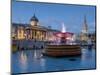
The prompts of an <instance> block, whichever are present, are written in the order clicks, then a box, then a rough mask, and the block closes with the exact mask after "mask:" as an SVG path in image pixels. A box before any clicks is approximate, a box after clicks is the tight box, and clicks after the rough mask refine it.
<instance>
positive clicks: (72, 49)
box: [43, 23, 81, 57]
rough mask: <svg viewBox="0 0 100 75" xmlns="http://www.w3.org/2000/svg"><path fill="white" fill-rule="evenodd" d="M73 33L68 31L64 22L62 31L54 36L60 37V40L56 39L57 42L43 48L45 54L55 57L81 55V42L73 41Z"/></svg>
mask: <svg viewBox="0 0 100 75" xmlns="http://www.w3.org/2000/svg"><path fill="white" fill-rule="evenodd" d="M73 35H74V34H73V33H71V32H66V28H65V25H64V23H63V24H62V31H61V32H59V33H55V34H54V36H56V37H57V38H59V40H56V41H57V42H56V43H51V44H48V45H47V46H46V48H45V49H44V50H43V55H48V56H53V57H61V56H77V55H81V47H80V45H79V44H77V43H73ZM58 41H60V42H58Z"/></svg>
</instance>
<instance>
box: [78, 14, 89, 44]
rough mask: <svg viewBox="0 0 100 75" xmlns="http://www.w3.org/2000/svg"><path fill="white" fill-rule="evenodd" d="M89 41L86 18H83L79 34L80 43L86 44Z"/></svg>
mask: <svg viewBox="0 0 100 75" xmlns="http://www.w3.org/2000/svg"><path fill="white" fill-rule="evenodd" d="M88 39H89V37H88V25H87V20H86V16H85V17H84V24H83V28H82V31H81V34H80V40H81V41H82V42H87V41H88Z"/></svg>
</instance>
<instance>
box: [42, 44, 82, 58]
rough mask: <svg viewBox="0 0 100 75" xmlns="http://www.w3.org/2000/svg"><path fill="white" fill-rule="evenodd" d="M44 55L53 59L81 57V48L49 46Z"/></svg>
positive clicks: (77, 46) (74, 46) (75, 46)
mask: <svg viewBox="0 0 100 75" xmlns="http://www.w3.org/2000/svg"><path fill="white" fill-rule="evenodd" d="M43 55H48V56H53V57H62V56H78V55H81V47H80V46H79V45H47V46H46V48H45V50H44V51H43Z"/></svg>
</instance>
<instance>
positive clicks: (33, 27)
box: [11, 14, 60, 41]
mask: <svg viewBox="0 0 100 75" xmlns="http://www.w3.org/2000/svg"><path fill="white" fill-rule="evenodd" d="M55 32H60V31H58V30H55V29H51V27H44V26H41V25H39V20H38V18H37V17H36V16H35V14H34V16H33V17H32V18H31V19H30V24H19V23H12V31H11V33H12V35H11V37H12V40H34V41H52V40H54V39H55V37H54V36H53V35H54V33H55Z"/></svg>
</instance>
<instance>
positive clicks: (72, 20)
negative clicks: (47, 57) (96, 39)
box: [12, 1, 96, 33]
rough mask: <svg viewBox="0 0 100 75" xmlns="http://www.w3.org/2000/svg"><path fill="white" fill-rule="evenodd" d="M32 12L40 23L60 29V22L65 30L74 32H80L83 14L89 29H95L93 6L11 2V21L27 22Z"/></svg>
mask: <svg viewBox="0 0 100 75" xmlns="http://www.w3.org/2000/svg"><path fill="white" fill-rule="evenodd" d="M34 13H35V15H36V17H37V18H38V19H39V22H40V25H42V26H46V27H48V26H51V27H52V28H53V29H58V30H61V26H62V23H64V24H65V26H66V31H71V32H74V33H80V31H81V29H82V26H83V22H84V16H86V18H87V24H88V27H89V31H94V30H95V14H96V7H95V6H80V5H70V4H50V3H36V2H19V1H17V2H16V1H13V2H12V22H13V23H29V22H30V18H31V17H32V16H33V15H34Z"/></svg>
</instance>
